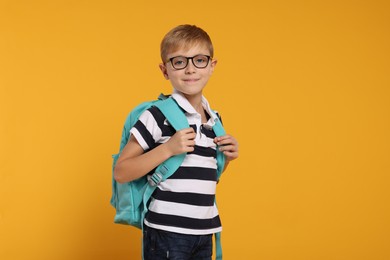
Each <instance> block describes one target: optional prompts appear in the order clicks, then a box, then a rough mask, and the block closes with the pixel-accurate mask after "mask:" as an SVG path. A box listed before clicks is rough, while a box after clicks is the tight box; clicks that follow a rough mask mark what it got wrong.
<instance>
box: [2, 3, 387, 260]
mask: <svg viewBox="0 0 390 260" xmlns="http://www.w3.org/2000/svg"><path fill="white" fill-rule="evenodd" d="M389 12H390V4H389V2H388V1H303V0H301V1H255V0H253V1H248V0H243V1H192V2H183V1H177V0H173V1H119V0H115V1H70V0H69V1H22V0H19V1H5V0H1V1H0V120H1V121H0V173H1V175H0V259H4V260H8V259H9V260H19V259H34V260H35V259H37V260H45V259H48V260H49V259H50V260H53V259H55V260H62V259H64V260H65V259H66V260H68V259H72V260H82V259H140V246H141V235H140V232H139V231H138V230H136V229H135V228H131V227H126V226H121V225H115V224H113V216H114V209H113V208H111V206H110V205H109V199H110V196H111V162H112V161H111V154H113V153H115V152H117V150H118V147H119V141H120V135H121V131H122V125H123V121H124V119H125V117H126V115H127V113H128V112H129V111H130V110H131V108H133V107H134V106H135V105H137V104H138V103H140V102H142V101H145V100H151V99H154V98H155V97H157V95H158V94H159V93H160V92H164V93H169V92H170V91H171V87H170V85H169V82H168V81H165V80H164V79H163V76H162V75H161V73H160V71H159V69H158V63H159V62H160V59H159V44H160V41H161V39H162V37H163V36H164V35H165V33H166V32H167V31H168V30H170V29H171V28H172V27H174V26H176V25H178V24H183V23H190V24H196V25H198V26H200V27H202V28H204V29H205V30H206V31H208V32H209V34H210V36H211V38H212V40H213V42H214V47H215V50H216V52H215V57H216V58H217V59H218V62H219V63H218V66H217V68H216V70H215V72H214V75H213V76H212V79H211V80H210V82H209V84H208V86H207V88H206V92H205V95H206V97H207V98H208V100H209V101H210V103H211V104H212V105H213V107H214V108H216V109H217V110H218V111H219V112H220V113H221V115H222V118H223V121H224V124H225V127H226V129H227V131H228V132H229V133H231V134H232V135H234V136H235V137H236V138H237V139H238V140H239V142H240V152H241V153H240V158H239V159H238V160H237V161H236V162H234V163H232V164H231V165H230V166H229V169H228V171H227V172H226V173H225V175H224V177H223V179H222V181H221V182H220V184H219V185H218V205H219V208H220V212H221V216H222V222H223V225H224V231H223V236H222V239H223V248H224V256H225V258H224V259H225V260H230V259H233V260H236V259H265V260H295V259H296V260H317V259H318V260H320V259H321V260H322V259H323V260H329V259H332V260H333V259H340V260H341V259H342V260H344V259H351V260H360V259H361V260H363V259H367V260H372V259H375V260H384V259H390V250H389V248H388V246H389V244H390V237H389V234H390V230H389V219H390V216H389V215H390V214H389V212H390V211H389V207H390V206H389V205H390V203H389V197H390V196H389V195H390V194H389V193H390V192H389V173H390V160H389V158H390V149H389V147H390V140H389V139H390V137H389V132H390V131H389V130H390V129H389V126H390V122H389V121H390V104H389V101H390V99H389V98H390V88H389V87H390V76H389V75H390V73H389V72H390V70H389V69H390V63H389V60H390V50H389V46H390V16H389Z"/></svg>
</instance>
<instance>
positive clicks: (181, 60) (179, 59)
mask: <svg viewBox="0 0 390 260" xmlns="http://www.w3.org/2000/svg"><path fill="white" fill-rule="evenodd" d="M172 63H173V65H174V66H183V65H185V64H186V63H187V59H186V58H184V57H176V58H174V59H173V60H172Z"/></svg>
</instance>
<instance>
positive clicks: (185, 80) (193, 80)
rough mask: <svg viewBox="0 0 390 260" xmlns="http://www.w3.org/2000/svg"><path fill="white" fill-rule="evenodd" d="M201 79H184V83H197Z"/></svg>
mask: <svg viewBox="0 0 390 260" xmlns="http://www.w3.org/2000/svg"><path fill="white" fill-rule="evenodd" d="M198 80H199V79H183V81H184V82H189V83H191V82H196V81H198Z"/></svg>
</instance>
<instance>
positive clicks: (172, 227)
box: [131, 97, 221, 235]
mask: <svg viewBox="0 0 390 260" xmlns="http://www.w3.org/2000/svg"><path fill="white" fill-rule="evenodd" d="M179 98H180V97H179ZM181 101H182V102H185V101H186V100H184V101H183V100H181ZM187 102H188V101H187ZM178 103H179V104H180V102H178ZM184 110H185V108H184ZM185 114H186V116H187V119H188V123H189V124H190V126H191V127H192V128H194V130H195V131H196V139H195V144H196V145H195V147H194V151H193V152H191V153H188V154H187V156H186V157H185V159H184V161H183V163H182V165H181V166H180V167H179V169H178V170H177V171H176V172H175V173H174V174H173V175H172V176H171V177H170V178H169V179H167V180H166V181H164V182H162V183H160V184H159V186H158V187H157V188H156V190H155V192H154V193H153V195H152V198H151V201H150V204H149V211H148V213H147V215H146V218H145V224H146V225H148V226H150V227H154V228H157V229H162V230H167V231H171V232H177V233H184V234H199V235H200V234H212V233H216V232H219V231H221V222H220V219H219V215H218V210H217V207H216V205H215V191H216V183H217V161H216V145H215V143H214V138H215V134H214V132H213V131H212V130H211V129H212V125H211V123H210V120H209V122H208V123H207V124H209V125H205V127H203V126H202V123H201V121H200V117H199V116H196V115H195V113H185ZM131 133H132V134H133V135H134V136H135V138H136V139H137V141H138V142H139V143H140V145H141V146H142V147H143V149H144V150H145V151H148V150H150V149H153V148H155V147H156V146H158V145H160V144H162V143H165V142H166V141H168V140H169V138H170V137H171V136H172V135H174V134H175V130H174V129H173V127H172V126H170V125H169V123H168V122H167V120H166V118H165V116H164V115H163V114H162V113H161V112H160V111H159V110H158V109H157V108H156V107H152V108H150V109H148V110H147V111H145V112H144V113H143V114H142V115H141V116H140V119H139V121H138V122H137V123H136V124H135V125H134V127H133V128H132V129H131Z"/></svg>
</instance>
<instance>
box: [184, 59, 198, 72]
mask: <svg viewBox="0 0 390 260" xmlns="http://www.w3.org/2000/svg"><path fill="white" fill-rule="evenodd" d="M195 71H196V67H195V66H194V64H193V63H192V60H191V61H188V64H187V67H185V73H194V72H195Z"/></svg>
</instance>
